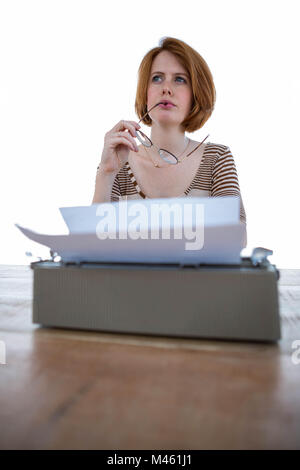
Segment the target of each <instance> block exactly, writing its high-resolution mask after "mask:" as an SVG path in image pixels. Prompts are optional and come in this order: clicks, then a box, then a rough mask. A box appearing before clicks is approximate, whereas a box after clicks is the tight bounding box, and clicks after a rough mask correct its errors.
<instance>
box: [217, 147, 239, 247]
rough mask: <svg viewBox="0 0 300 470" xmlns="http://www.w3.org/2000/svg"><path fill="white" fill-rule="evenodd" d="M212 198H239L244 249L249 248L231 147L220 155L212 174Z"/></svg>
mask: <svg viewBox="0 0 300 470" xmlns="http://www.w3.org/2000/svg"><path fill="white" fill-rule="evenodd" d="M211 196H212V197H220V196H237V197H239V199H240V221H241V222H242V224H243V225H244V228H245V232H244V238H243V248H245V247H246V246H247V218H246V212H245V208H244V204H243V199H242V195H241V192H240V187H239V181H238V174H237V170H236V165H235V162H234V158H233V156H232V153H231V151H230V148H229V147H226V149H225V150H224V152H223V153H222V154H221V155H219V157H218V159H217V160H216V162H215V165H214V168H213V172H212V188H211Z"/></svg>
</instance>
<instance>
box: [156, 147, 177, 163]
mask: <svg viewBox="0 0 300 470" xmlns="http://www.w3.org/2000/svg"><path fill="white" fill-rule="evenodd" d="M159 155H160V156H161V158H162V159H163V160H164V161H165V162H168V163H171V165H176V163H177V158H176V157H175V156H174V155H172V154H171V153H169V152H167V151H166V150H160V151H159Z"/></svg>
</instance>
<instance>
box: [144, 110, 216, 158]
mask: <svg viewBox="0 0 300 470" xmlns="http://www.w3.org/2000/svg"><path fill="white" fill-rule="evenodd" d="M159 104H160V102H159V103H157V104H155V105H154V106H152V108H150V109H149V111H147V112H146V114H144V116H142V118H141V119H140V120H139V122H138V124H139V123H140V122H141V121H142V120H143V119H144V117H145V116H147V114H148V113H149V112H150V111H151V110H152V109H153V108H155V106H158V105H159ZM136 137H137V139H138V140H139V141H140V142H141V144H142V145H144V147H155V148H156V149H157V151H158V153H159V156H160V157H161V158H162V159H163V160H164V161H165V162H167V163H170V164H171V165H177V163H179V162H180V160H179V159H178V158H177V157H176V156H175V155H174V154H173V153H171V152H169V151H168V150H165V149H161V148H159V147H157V146H156V145H155V144H153V142H152V141H151V140H150V139H149V137H147V136H146V134H144V132H142V131H140V130H137V131H136ZM207 137H208V136H206V137H205V139H204V140H206V139H207ZM204 140H202V142H201V144H199V145H197V147H196V148H195V149H194V150H192V151H191V152H190V153H189V154H188V155H186V157H188V156H189V155H191V153H193V152H195V150H197V148H199V147H200V145H202V144H203V142H204ZM186 157H185V158H186Z"/></svg>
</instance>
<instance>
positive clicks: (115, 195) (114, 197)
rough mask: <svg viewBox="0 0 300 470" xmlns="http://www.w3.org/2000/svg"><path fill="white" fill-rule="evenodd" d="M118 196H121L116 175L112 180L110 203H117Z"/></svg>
mask: <svg viewBox="0 0 300 470" xmlns="http://www.w3.org/2000/svg"><path fill="white" fill-rule="evenodd" d="M120 196H121V188H120V182H119V177H118V175H116V177H115V179H114V183H113V187H112V190H111V197H110V200H111V202H114V201H119V200H120Z"/></svg>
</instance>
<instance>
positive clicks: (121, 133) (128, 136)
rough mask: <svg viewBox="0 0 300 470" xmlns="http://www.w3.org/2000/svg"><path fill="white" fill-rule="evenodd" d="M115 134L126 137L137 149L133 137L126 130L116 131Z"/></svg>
mask: <svg viewBox="0 0 300 470" xmlns="http://www.w3.org/2000/svg"><path fill="white" fill-rule="evenodd" d="M116 135H117V136H123V137H126V139H128V140H129V141H130V142H131V143H132V144H133V146H134V147H135V148H136V149H137V150H138V148H137V145H136V143H135V140H134V138H133V137H131V135H130V134H129V133H128V132H126V131H124V132H121V131H119V132H117V133H116ZM134 137H135V136H134Z"/></svg>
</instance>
